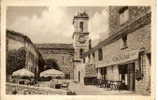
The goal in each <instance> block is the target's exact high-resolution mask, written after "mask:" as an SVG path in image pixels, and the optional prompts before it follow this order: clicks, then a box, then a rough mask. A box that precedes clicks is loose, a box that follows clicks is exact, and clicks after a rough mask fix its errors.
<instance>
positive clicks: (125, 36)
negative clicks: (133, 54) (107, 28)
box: [121, 34, 128, 49]
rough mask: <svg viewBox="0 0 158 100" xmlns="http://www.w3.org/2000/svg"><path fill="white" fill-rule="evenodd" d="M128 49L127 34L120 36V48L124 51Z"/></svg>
mask: <svg viewBox="0 0 158 100" xmlns="http://www.w3.org/2000/svg"><path fill="white" fill-rule="evenodd" d="M126 48H128V46H127V34H126V35H123V36H122V48H121V49H126Z"/></svg>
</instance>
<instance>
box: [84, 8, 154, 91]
mask: <svg viewBox="0 0 158 100" xmlns="http://www.w3.org/2000/svg"><path fill="white" fill-rule="evenodd" d="M109 26H110V33H109V37H108V38H107V39H105V40H104V41H102V42H100V43H99V44H98V45H97V46H95V47H94V48H92V49H91V50H89V51H88V52H86V53H84V58H83V63H85V64H91V65H93V66H95V68H96V71H97V79H101V80H109V81H114V82H116V83H117V82H121V83H123V84H125V86H126V88H125V89H126V90H129V91H135V92H138V93H149V92H150V82H151V81H150V77H151V76H150V69H151V11H150V7H140V6H139V7H135V6H130V7H112V6H111V7H109ZM84 61H85V62H84Z"/></svg>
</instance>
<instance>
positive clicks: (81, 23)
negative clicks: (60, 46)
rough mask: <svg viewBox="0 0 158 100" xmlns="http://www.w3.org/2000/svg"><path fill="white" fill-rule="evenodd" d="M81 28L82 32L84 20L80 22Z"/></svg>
mask: <svg viewBox="0 0 158 100" xmlns="http://www.w3.org/2000/svg"><path fill="white" fill-rule="evenodd" d="M80 29H81V32H83V22H80Z"/></svg>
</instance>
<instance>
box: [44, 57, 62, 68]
mask: <svg viewBox="0 0 158 100" xmlns="http://www.w3.org/2000/svg"><path fill="white" fill-rule="evenodd" d="M47 69H56V70H60V68H59V66H58V64H57V61H56V60H55V59H46V60H45V70H47Z"/></svg>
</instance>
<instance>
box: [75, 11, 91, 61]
mask: <svg viewBox="0 0 158 100" xmlns="http://www.w3.org/2000/svg"><path fill="white" fill-rule="evenodd" d="M88 20H89V16H88V14H87V13H86V12H82V13H78V14H77V15H76V16H74V18H73V26H74V33H73V46H74V49H75V55H74V56H75V60H79V61H80V60H81V58H82V55H83V52H86V51H87V50H88V49H89V32H88Z"/></svg>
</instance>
